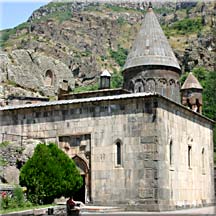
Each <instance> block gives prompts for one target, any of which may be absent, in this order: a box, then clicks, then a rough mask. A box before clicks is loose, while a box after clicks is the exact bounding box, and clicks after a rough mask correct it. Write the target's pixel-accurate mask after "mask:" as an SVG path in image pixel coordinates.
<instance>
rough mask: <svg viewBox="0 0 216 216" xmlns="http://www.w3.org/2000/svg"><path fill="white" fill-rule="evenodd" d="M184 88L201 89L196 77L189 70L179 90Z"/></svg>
mask: <svg viewBox="0 0 216 216" xmlns="http://www.w3.org/2000/svg"><path fill="white" fill-rule="evenodd" d="M185 89H203V88H202V86H201V85H200V83H199V81H198V80H197V78H196V77H195V76H194V75H193V74H192V73H191V72H190V73H189V75H188V77H187V79H186V80H185V82H184V84H183V85H182V87H181V90H185Z"/></svg>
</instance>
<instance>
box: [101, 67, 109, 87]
mask: <svg viewBox="0 0 216 216" xmlns="http://www.w3.org/2000/svg"><path fill="white" fill-rule="evenodd" d="M110 78H111V75H110V73H109V71H108V70H104V71H103V72H102V74H101V75H100V84H99V88H100V89H109V88H110Z"/></svg>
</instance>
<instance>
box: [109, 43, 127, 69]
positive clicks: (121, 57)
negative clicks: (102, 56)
mask: <svg viewBox="0 0 216 216" xmlns="http://www.w3.org/2000/svg"><path fill="white" fill-rule="evenodd" d="M127 55H128V50H127V49H124V48H123V47H121V46H118V50H117V51H114V50H112V49H110V56H111V57H112V58H113V59H114V60H115V61H116V63H117V64H119V66H121V67H123V66H124V63H125V61H126V58H127Z"/></svg>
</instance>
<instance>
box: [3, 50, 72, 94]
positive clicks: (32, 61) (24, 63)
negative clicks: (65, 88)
mask: <svg viewBox="0 0 216 216" xmlns="http://www.w3.org/2000/svg"><path fill="white" fill-rule="evenodd" d="M0 68H1V69H0V70H1V72H2V74H3V76H2V77H1V81H3V82H4V81H5V82H6V81H7V80H9V81H10V82H12V83H14V85H17V86H22V87H23V88H25V89H31V90H32V91H34V92H40V93H41V94H42V95H47V96H52V95H55V94H57V92H58V89H59V87H60V85H61V84H62V83H63V82H68V85H69V87H70V88H71V89H73V88H74V78H73V74H72V73H71V71H70V70H69V69H68V67H67V66H66V65H65V64H64V63H63V62H61V61H58V60H56V59H54V58H52V57H48V56H45V55H43V54H41V53H37V52H34V51H32V50H24V49H19V50H13V51H12V52H11V54H8V55H7V54H5V58H4V59H3V64H1V66H0ZM6 78H7V80H6Z"/></svg>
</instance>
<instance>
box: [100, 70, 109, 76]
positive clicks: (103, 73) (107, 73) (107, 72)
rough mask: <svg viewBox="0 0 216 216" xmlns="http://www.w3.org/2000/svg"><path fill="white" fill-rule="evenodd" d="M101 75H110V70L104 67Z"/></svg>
mask: <svg viewBox="0 0 216 216" xmlns="http://www.w3.org/2000/svg"><path fill="white" fill-rule="evenodd" d="M101 77H111V74H110V72H109V71H108V70H106V69H105V70H104V71H103V72H102V74H101Z"/></svg>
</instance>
